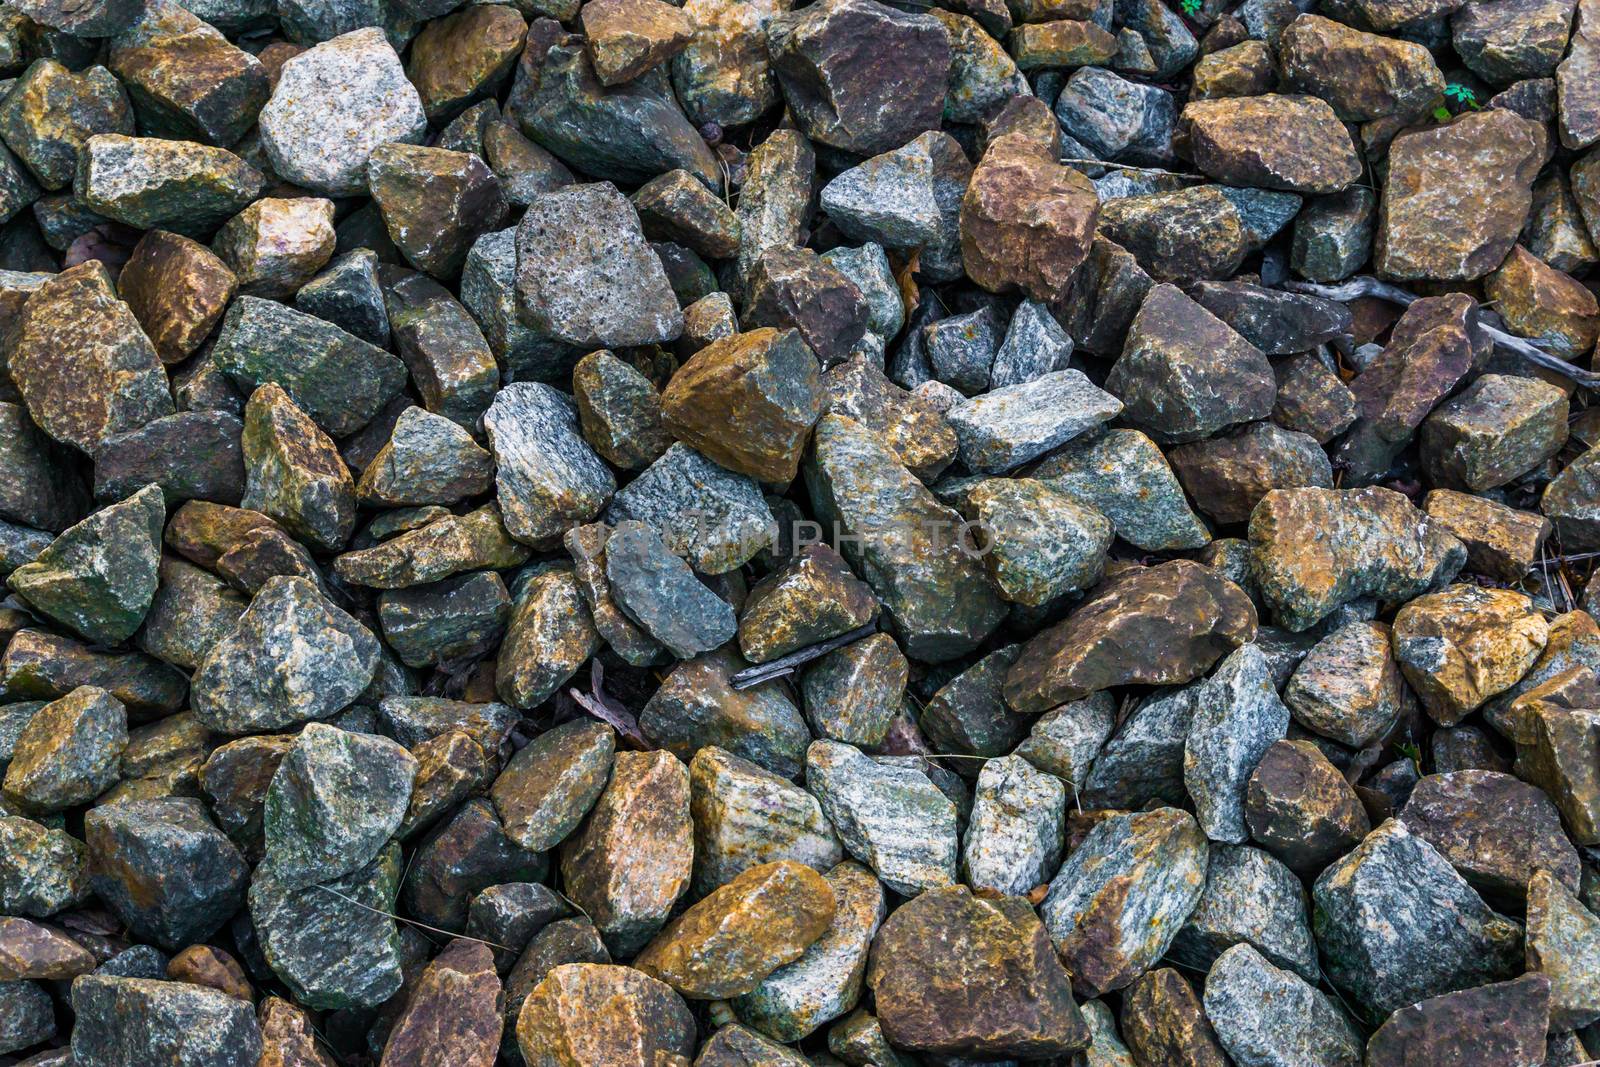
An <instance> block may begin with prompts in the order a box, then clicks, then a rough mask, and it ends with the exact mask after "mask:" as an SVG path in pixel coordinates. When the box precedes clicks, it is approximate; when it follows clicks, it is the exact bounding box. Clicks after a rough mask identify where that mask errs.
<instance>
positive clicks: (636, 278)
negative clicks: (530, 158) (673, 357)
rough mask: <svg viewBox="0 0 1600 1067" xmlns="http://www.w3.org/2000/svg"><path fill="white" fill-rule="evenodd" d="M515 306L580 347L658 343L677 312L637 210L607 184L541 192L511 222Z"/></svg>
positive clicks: (672, 333)
mask: <svg viewBox="0 0 1600 1067" xmlns="http://www.w3.org/2000/svg"><path fill="white" fill-rule="evenodd" d="M516 294H517V311H518V315H519V317H520V318H521V319H522V320H523V321H524V322H526V323H528V324H529V325H531V326H533V327H534V328H535V329H538V330H539V331H540V332H542V333H548V334H549V335H550V336H552V337H555V338H556V339H558V340H561V341H565V342H567V343H569V344H574V345H578V346H580V347H584V348H589V349H594V348H610V347H614V346H619V345H645V344H657V343H659V342H662V341H671V340H673V339H674V338H676V337H677V336H678V334H679V333H681V332H682V331H683V314H682V313H681V312H680V311H679V310H678V301H677V298H676V297H674V296H673V294H672V289H671V287H670V286H669V285H668V283H667V276H666V273H665V271H664V270H663V269H662V266H661V260H660V259H659V258H658V257H657V256H656V254H655V253H654V252H653V251H652V250H651V248H650V246H649V245H648V244H647V243H646V241H645V239H644V231H643V230H642V229H641V227H640V224H639V216H638V213H637V212H636V211H635V210H634V207H633V205H632V204H630V203H629V202H628V199H627V197H625V196H623V195H622V194H621V193H619V192H617V188H616V186H614V185H611V184H610V183H606V182H602V183H597V184H594V185H571V186H567V187H566V188H564V189H557V190H556V191H554V192H550V193H545V194H543V195H542V196H539V197H537V198H535V199H534V201H533V203H532V204H530V205H529V206H528V211H527V214H525V215H523V217H522V221H521V222H520V223H518V224H517V281H516Z"/></svg>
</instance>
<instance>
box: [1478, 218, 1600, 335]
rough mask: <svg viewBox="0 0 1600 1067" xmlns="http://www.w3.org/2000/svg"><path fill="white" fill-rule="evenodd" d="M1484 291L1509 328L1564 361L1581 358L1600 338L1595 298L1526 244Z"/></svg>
mask: <svg viewBox="0 0 1600 1067" xmlns="http://www.w3.org/2000/svg"><path fill="white" fill-rule="evenodd" d="M1483 291H1484V295H1485V296H1487V297H1488V298H1489V299H1490V300H1491V301H1493V302H1494V309H1495V310H1496V311H1498V312H1499V313H1500V317H1501V318H1502V319H1504V320H1505V323H1506V328H1507V329H1509V330H1510V331H1511V332H1512V333H1515V334H1520V335H1522V336H1523V337H1531V338H1533V340H1534V341H1535V342H1537V343H1538V344H1540V345H1543V346H1544V347H1545V348H1546V349H1548V350H1549V351H1551V352H1554V353H1555V354H1556V355H1558V356H1560V357H1561V358H1563V359H1569V360H1573V361H1576V360H1578V359H1581V358H1582V357H1583V356H1585V355H1587V354H1588V353H1589V350H1590V349H1592V348H1594V341H1595V337H1596V336H1597V335H1600V302H1597V301H1596V300H1595V296H1594V294H1593V293H1591V292H1590V291H1589V290H1588V288H1587V287H1585V286H1584V285H1583V284H1582V283H1581V282H1579V281H1577V280H1576V279H1574V278H1573V277H1572V275H1570V274H1565V273H1563V272H1561V271H1559V270H1557V269H1555V268H1554V267H1551V266H1548V265H1546V264H1545V262H1544V261H1543V260H1541V259H1540V258H1539V257H1537V256H1535V255H1534V254H1533V253H1532V252H1529V251H1528V250H1527V249H1525V248H1523V247H1522V246H1521V245H1518V246H1516V247H1515V248H1513V249H1512V250H1511V254H1510V255H1508V256H1506V258H1505V262H1504V263H1501V264H1500V266H1499V267H1498V268H1497V269H1496V270H1495V272H1494V273H1493V274H1491V275H1489V277H1488V278H1486V279H1484V283H1483Z"/></svg>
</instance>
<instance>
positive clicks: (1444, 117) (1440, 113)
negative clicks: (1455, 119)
mask: <svg viewBox="0 0 1600 1067" xmlns="http://www.w3.org/2000/svg"><path fill="white" fill-rule="evenodd" d="M1433 119H1434V121H1435V122H1449V121H1450V109H1449V108H1447V107H1445V106H1444V105H1443V104H1440V105H1439V106H1438V107H1436V108H1434V109H1433Z"/></svg>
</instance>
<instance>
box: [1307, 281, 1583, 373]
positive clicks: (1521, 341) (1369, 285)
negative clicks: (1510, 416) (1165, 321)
mask: <svg viewBox="0 0 1600 1067" xmlns="http://www.w3.org/2000/svg"><path fill="white" fill-rule="evenodd" d="M1283 288H1285V289H1288V290H1289V291H1290V292H1295V293H1308V294H1310V295H1311V296H1320V297H1322V298H1323V299H1325V300H1341V301H1342V300H1355V299H1357V298H1359V297H1363V296H1370V297H1376V298H1377V299H1379V300H1387V301H1389V302H1390V303H1391V304H1399V305H1400V306H1401V307H1410V306H1411V305H1412V304H1414V303H1416V302H1417V301H1418V300H1420V299H1422V298H1421V297H1419V296H1417V294H1415V293H1409V292H1407V291H1406V290H1404V289H1402V288H1400V287H1399V286H1398V285H1391V284H1390V283H1388V282H1385V281H1380V280H1378V279H1377V278H1373V277H1370V276H1367V275H1359V276H1357V277H1354V278H1351V279H1350V280H1349V281H1347V282H1343V283H1341V284H1339V285H1317V284H1315V283H1313V282H1296V281H1286V282H1284V283H1283ZM1479 325H1480V326H1481V327H1482V328H1483V332H1484V333H1486V334H1488V335H1489V336H1490V337H1491V338H1493V339H1494V343H1495V344H1497V345H1499V346H1500V347H1501V348H1504V349H1507V350H1509V351H1511V352H1515V353H1516V354H1517V355H1519V356H1521V357H1522V358H1523V359H1525V360H1527V361H1528V362H1529V363H1532V364H1533V365H1534V366H1536V367H1543V368H1544V369H1545V370H1548V371H1554V372H1555V373H1557V374H1559V375H1561V376H1562V377H1564V378H1571V379H1572V380H1573V381H1574V382H1577V383H1578V384H1579V385H1581V386H1583V387H1584V388H1585V389H1600V374H1596V373H1595V372H1594V371H1587V370H1584V369H1583V368H1582V367H1575V366H1573V365H1572V364H1571V363H1568V362H1567V361H1566V360H1564V359H1562V358H1561V357H1560V356H1558V355H1556V354H1554V353H1553V352H1546V351H1545V350H1544V349H1542V348H1540V347H1539V346H1538V345H1536V344H1534V343H1533V342H1532V341H1530V340H1528V339H1527V338H1526V337H1518V336H1516V335H1515V334H1510V333H1507V332H1506V331H1504V330H1502V329H1500V328H1498V327H1495V326H1490V325H1488V324H1487V323H1480V324H1479Z"/></svg>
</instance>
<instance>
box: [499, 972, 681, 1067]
mask: <svg viewBox="0 0 1600 1067" xmlns="http://www.w3.org/2000/svg"><path fill="white" fill-rule="evenodd" d="M601 1019H605V1020H606V1024H605V1025H596V1022H597V1021H598V1020H601ZM516 1031H517V1044H518V1046H519V1047H520V1048H521V1050H522V1055H523V1057H524V1058H525V1059H526V1060H527V1061H528V1062H529V1063H537V1064H551V1065H553V1067H580V1065H582V1064H590V1063H607V1064H615V1065H616V1067H653V1065H655V1064H660V1063H671V1062H673V1061H674V1059H676V1060H678V1061H687V1060H688V1058H689V1054H690V1053H692V1052H693V1051H694V1037H695V1024H694V1016H693V1015H692V1014H690V1012H689V1006H688V1005H687V1004H685V1003H684V1002H683V1001H682V999H680V998H679V996H678V995H677V994H676V993H674V992H673V991H672V988H671V987H670V986H668V985H666V984H664V983H662V982H658V981H656V980H655V979H654V978H651V977H650V976H649V975H646V974H643V973H641V972H639V971H636V970H634V969H632V968H631V967H618V966H612V965H609V964H597V963H568V964H562V965H561V966H558V967H556V968H554V969H552V970H551V971H550V973H549V974H548V975H546V976H545V979H544V980H543V981H542V982H540V983H539V984H538V985H537V986H535V987H534V989H533V991H532V993H530V994H529V996H528V1000H527V1002H526V1004H525V1005H524V1006H523V1009H522V1013H521V1015H520V1016H519V1017H518V1020H517V1027H516Z"/></svg>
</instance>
